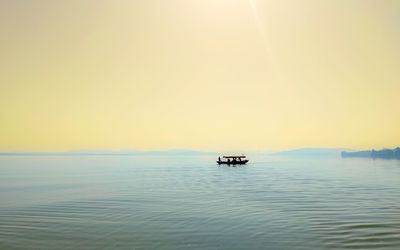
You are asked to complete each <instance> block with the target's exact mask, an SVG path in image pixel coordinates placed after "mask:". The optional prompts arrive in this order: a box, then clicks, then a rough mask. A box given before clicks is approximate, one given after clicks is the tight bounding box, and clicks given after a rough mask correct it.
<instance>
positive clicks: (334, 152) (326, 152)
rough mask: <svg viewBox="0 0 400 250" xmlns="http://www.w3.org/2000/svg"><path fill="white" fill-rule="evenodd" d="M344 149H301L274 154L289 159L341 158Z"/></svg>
mask: <svg viewBox="0 0 400 250" xmlns="http://www.w3.org/2000/svg"><path fill="white" fill-rule="evenodd" d="M343 150H345V149H343V148H300V149H294V150H288V151H281V152H276V153H273V155H279V156H289V157H308V156H314V157H315V156H319V157H339V156H340V154H341V152H342V151H343Z"/></svg>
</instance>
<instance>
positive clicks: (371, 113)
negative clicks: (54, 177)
mask: <svg viewBox="0 0 400 250" xmlns="http://www.w3.org/2000/svg"><path fill="white" fill-rule="evenodd" d="M0 37H1V40H0V55H1V56H0V151H65V150H87V149H91V150H160V149H175V148H190V149H197V150H221V151H229V150H283V149H291V148H300V147H343V148H351V149H369V148H384V147H396V146H399V144H400V129H399V128H400V110H399V108H400V98H399V93H400V81H399V79H400V78H399V72H400V71H399V70H400V1H398V0H396V1H391V0H384V1H378V0H374V1H372V0H362V1H361V0H336V1H323V0H290V1H289V0H280V1H272V0H264V1H262V0H149V1H128V0H126V1H122V0H113V1H111V0H110V1H102V0H84V1H75V0H73V1H69V0H59V1H53V0H0Z"/></svg>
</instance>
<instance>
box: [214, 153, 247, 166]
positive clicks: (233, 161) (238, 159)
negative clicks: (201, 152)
mask: <svg viewBox="0 0 400 250" xmlns="http://www.w3.org/2000/svg"><path fill="white" fill-rule="evenodd" d="M222 158H223V159H226V160H221V157H218V160H217V163H218V165H221V164H227V165H245V164H246V163H247V162H249V160H247V159H246V156H244V155H240V156H237V155H228V156H226V155H224V156H223V157H222Z"/></svg>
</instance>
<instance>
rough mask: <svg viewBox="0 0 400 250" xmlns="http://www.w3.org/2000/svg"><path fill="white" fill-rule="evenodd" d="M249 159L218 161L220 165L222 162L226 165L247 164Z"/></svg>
mask: <svg viewBox="0 0 400 250" xmlns="http://www.w3.org/2000/svg"><path fill="white" fill-rule="evenodd" d="M248 161H249V160H242V161H236V162H233V161H231V162H227V161H217V163H218V165H221V164H226V165H245V164H246V163H247V162H248Z"/></svg>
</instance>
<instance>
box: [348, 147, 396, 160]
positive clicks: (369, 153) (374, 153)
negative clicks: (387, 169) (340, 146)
mask: <svg viewBox="0 0 400 250" xmlns="http://www.w3.org/2000/svg"><path fill="white" fill-rule="evenodd" d="M341 156H342V157H367V158H387V159H400V147H397V148H395V149H381V150H375V149H372V150H363V151H355V152H348V151H343V152H342V153H341Z"/></svg>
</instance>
